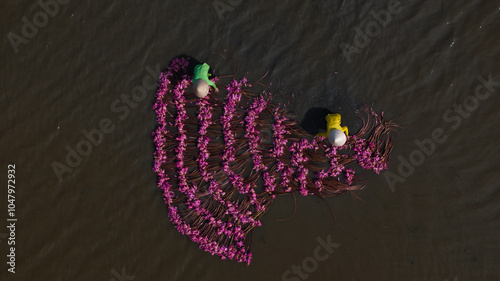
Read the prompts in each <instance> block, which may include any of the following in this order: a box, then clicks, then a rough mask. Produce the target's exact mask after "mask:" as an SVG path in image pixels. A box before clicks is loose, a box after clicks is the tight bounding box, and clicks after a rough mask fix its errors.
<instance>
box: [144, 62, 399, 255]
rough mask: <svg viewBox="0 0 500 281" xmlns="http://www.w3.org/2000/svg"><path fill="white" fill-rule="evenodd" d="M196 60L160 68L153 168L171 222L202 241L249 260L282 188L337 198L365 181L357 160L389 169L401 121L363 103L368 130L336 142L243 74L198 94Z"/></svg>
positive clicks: (283, 191) (373, 167) (364, 128)
mask: <svg viewBox="0 0 500 281" xmlns="http://www.w3.org/2000/svg"><path fill="white" fill-rule="evenodd" d="M189 63H190V62H189V59H187V58H175V59H174V60H173V61H172V62H171V64H170V66H169V67H168V68H167V70H166V71H164V72H163V73H161V75H160V82H159V86H158V91H157V94H156V102H155V104H154V107H153V108H154V110H155V111H156V115H157V123H158V127H157V129H156V130H155V131H154V132H153V138H154V143H155V145H156V151H155V153H154V158H155V161H154V171H155V172H156V174H157V175H158V187H159V188H161V190H162V191H163V199H164V201H165V204H166V205H167V208H168V215H169V217H170V220H171V222H172V223H173V224H174V226H175V227H176V228H177V230H178V231H179V232H180V233H182V234H184V235H186V236H188V237H189V238H190V239H191V240H192V241H194V242H196V243H198V245H199V247H200V249H202V250H204V251H207V252H209V253H211V254H212V255H218V256H220V257H221V258H222V259H232V260H236V261H238V262H245V263H247V264H250V262H251V260H252V253H251V251H250V245H251V235H249V234H250V233H251V232H252V231H253V230H254V229H255V227H258V226H261V225H262V223H261V221H260V219H261V217H262V215H264V214H265V212H266V211H267V210H268V209H269V206H270V205H271V203H272V202H273V201H274V200H276V198H277V197H278V196H280V195H285V194H290V193H294V192H298V193H299V194H300V195H302V196H307V195H318V196H321V197H332V196H337V195H341V194H344V193H346V192H351V191H355V190H359V189H361V188H363V184H361V183H359V180H360V177H359V176H358V175H357V173H356V171H355V170H354V169H353V166H354V165H356V164H358V165H359V166H360V167H362V168H363V169H366V170H373V171H374V172H375V173H377V174H378V173H380V171H382V170H385V169H387V164H388V162H389V156H390V153H391V150H392V138H391V133H392V132H393V131H395V130H397V129H398V128H399V126H398V125H397V124H395V123H394V122H392V121H386V120H385V119H384V117H383V114H382V113H377V112H375V110H374V109H373V108H371V107H369V106H366V105H365V106H363V107H362V108H361V109H360V110H358V112H357V113H358V114H359V115H360V116H361V118H362V119H363V126H362V128H361V129H360V130H359V132H358V133H356V134H355V135H352V136H347V138H346V141H345V144H343V145H342V146H334V145H332V144H331V143H330V142H329V141H328V139H327V138H326V137H325V136H313V135H310V134H309V133H307V132H306V131H305V130H304V129H303V128H301V127H300V126H299V125H298V124H297V122H296V121H294V120H293V119H291V118H290V117H289V116H290V114H288V112H287V111H286V109H284V108H282V107H280V106H279V105H276V104H274V103H273V102H272V99H271V94H270V93H267V92H263V93H261V94H255V93H254V92H252V90H251V89H252V85H251V83H249V82H248V81H247V79H246V78H241V79H236V77H233V79H232V80H231V81H229V83H228V84H227V85H225V86H224V87H222V86H220V87H221V88H224V90H225V91H220V92H219V91H217V92H216V91H215V90H214V89H213V87H212V88H210V90H209V91H210V92H209V93H208V95H206V96H204V95H201V96H204V97H202V98H198V97H197V96H198V95H195V94H194V93H193V91H192V79H193V77H192V76H193V74H190V73H188V66H189ZM209 82H213V83H215V84H218V85H219V84H221V83H220V81H219V79H218V78H217V77H213V78H212V79H210V81H209ZM210 84H211V85H214V84H212V83H210ZM206 89H209V87H206Z"/></svg>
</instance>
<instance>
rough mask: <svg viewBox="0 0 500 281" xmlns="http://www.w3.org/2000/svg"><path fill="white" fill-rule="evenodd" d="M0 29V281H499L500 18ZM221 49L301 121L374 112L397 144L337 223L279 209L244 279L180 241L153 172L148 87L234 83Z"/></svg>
mask: <svg viewBox="0 0 500 281" xmlns="http://www.w3.org/2000/svg"><path fill="white" fill-rule="evenodd" d="M40 3H42V4H43V5H42V4H40ZM0 13H1V17H0V34H1V35H2V36H3V39H2V40H1V44H2V45H1V49H0V54H1V61H2V66H1V67H0V77H1V79H2V80H1V83H0V93H1V96H2V102H1V103H0V108H1V109H0V120H1V121H0V123H1V138H0V143H1V149H2V150H1V156H0V158H1V164H2V169H1V170H2V172H1V173H0V174H1V175H2V176H3V178H4V179H3V180H2V182H3V186H2V187H1V192H0V194H1V197H0V198H1V203H0V206H1V210H0V226H1V227H0V241H1V243H0V253H1V255H0V261H1V262H0V264H2V266H0V280H103V281H109V280H115V281H119V280H127V281H131V280H137V281H138V280H204V281H210V280H295V281H296V280H360V281H362V280H429V281H431V280H432V281H443V280H500V269H499V267H498V262H499V260H500V256H499V247H500V236H499V235H498V233H499V231H500V215H499V214H500V204H499V203H500V189H499V182H500V173H499V169H498V166H499V164H500V160H499V157H498V156H499V154H500V148H499V147H500V146H499V145H498V144H499V141H498V137H499V136H500V131H499V129H498V123H499V121H500V116H499V113H498V108H499V107H500V95H499V94H500V64H499V62H500V60H499V59H500V37H499V36H498V35H499V34H500V2H499V1H486V0H472V1H448V0H446V1H431V0H421V1H417V0H415V1H409V0H401V1H399V2H395V1H387V0H386V1H380V2H379V1H326V0H312V1H285V2H283V3H281V2H280V3H279V4H278V3H275V2H270V1H242V0H231V1H229V0H220V1H150V2H148V3H146V2H144V3H137V2H133V1H112V2H97V1H69V0H65V1H63V0H59V1H58V2H56V1H55V0H42V1H41V2H37V1H4V2H3V3H2V4H1V9H0ZM224 50H228V51H229V52H230V53H231V54H232V55H233V56H234V57H235V58H236V59H238V65H239V71H240V74H241V75H246V76H248V77H249V78H253V79H257V78H259V77H260V76H262V75H264V74H265V73H266V72H268V75H267V77H266V78H265V79H266V82H268V83H273V85H275V86H277V87H278V88H279V89H280V90H281V91H283V92H285V93H288V94H290V95H291V94H293V99H292V100H290V102H289V105H288V107H289V108H290V109H291V110H293V111H294V112H295V113H296V115H297V119H298V120H299V121H300V120H302V119H303V118H304V116H306V113H307V112H308V111H309V110H310V109H312V108H326V109H329V110H332V111H337V112H340V113H342V115H343V117H344V119H343V120H344V122H346V123H347V125H348V126H350V125H349V124H352V126H353V127H354V126H357V124H358V123H359V120H358V119H356V117H355V116H354V114H353V112H354V110H355V109H356V108H358V107H359V106H360V105H361V104H362V103H363V100H364V101H365V102H367V103H373V104H374V107H375V108H376V109H377V110H383V111H385V115H386V117H387V118H397V120H398V122H399V123H400V124H401V125H402V126H403V127H404V129H403V130H402V131H401V132H400V134H399V136H398V138H397V139H396V143H395V148H394V151H393V156H392V161H391V164H390V167H389V170H388V173H384V174H381V175H378V176H377V175H375V174H370V173H366V174H365V176H366V177H365V178H366V183H367V187H366V188H365V189H363V190H362V191H360V192H357V193H356V195H357V196H359V197H360V198H361V199H362V200H359V199H356V198H355V197H353V196H349V195H346V196H341V197H336V198H330V199H327V202H328V203H329V204H330V205H331V207H332V209H333V211H334V213H335V216H336V221H334V220H333V218H332V215H331V213H330V210H329V209H328V207H327V206H326V205H325V203H324V202H322V201H321V200H320V199H318V198H315V197H312V196H311V197H306V198H301V197H300V196H298V197H297V203H296V213H295V215H294V216H292V217H291V218H290V219H288V220H285V221H278V220H279V219H283V218H287V217H289V216H290V215H291V214H292V213H293V211H294V202H293V197H292V196H286V197H281V198H279V200H276V202H275V203H274V204H273V205H272V207H271V208H270V210H269V211H268V213H267V214H266V215H265V216H264V218H263V226H262V227H260V228H258V229H257V230H256V231H255V233H254V236H253V245H252V252H253V262H252V264H251V265H250V266H248V267H247V266H246V265H244V264H239V263H236V262H234V261H223V260H220V259H219V258H218V257H214V256H211V255H209V254H207V253H205V252H203V251H201V250H199V249H198V247H197V245H196V244H195V243H193V242H191V241H189V240H188V239H187V237H185V236H182V235H180V234H179V233H178V232H177V231H176V229H175V228H174V227H173V225H172V224H171V223H170V222H169V220H168V218H167V211H166V208H165V205H164V203H163V201H162V199H161V193H160V191H159V190H158V189H157V187H156V176H155V174H154V172H153V171H152V165H153V156H152V154H153V142H152V139H151V132H152V131H153V129H154V128H155V114H154V112H153V110H152V108H151V107H152V104H153V100H154V99H153V97H154V94H155V91H156V88H155V85H154V84H155V81H154V80H155V79H156V77H157V76H158V74H159V72H160V70H163V69H165V68H166V66H167V64H168V62H169V61H170V60H171V59H172V58H173V57H175V56H177V55H180V54H187V55H190V56H193V57H195V58H197V59H198V60H200V61H206V62H208V63H209V64H211V65H212V66H213V67H214V68H215V69H216V70H217V71H219V74H230V72H231V69H230V63H231V61H230V60H224V59H223V58H222V57H221V56H220V55H218V54H217V53H224ZM226 54H227V53H226ZM133 95H135V100H134V99H133V98H132V99H130V97H132V96H133ZM358 125H359V124H358ZM86 135H89V136H90V137H89V138H91V139H93V141H94V142H93V143H91V145H90V147H89V146H88V145H87V146H85V145H83V144H81V145H80V146H79V144H80V143H81V142H82V141H83V140H86V139H88V137H87V136H86ZM89 143H90V142H89ZM78 149H80V152H83V154H86V155H84V156H78V155H72V153H73V152H71V151H76V153H78ZM68 155H69V156H68ZM56 162H57V163H60V164H61V165H65V166H66V167H67V168H66V170H64V172H60V173H59V175H58V173H57V172H56V171H55V170H54V163H56ZM9 164H15V169H11V168H13V167H12V166H11V167H9V166H8V165H9ZM58 167H62V166H58ZM9 170H15V184H14V187H9V186H8V175H9V174H11V173H13V172H12V171H11V172H9ZM8 189H15V193H14V194H11V195H15V202H13V203H14V204H15V207H14V209H15V211H14V216H13V217H10V216H9V202H8V199H9V198H8V197H7V195H8V194H7V193H8ZM10 198H11V199H12V197H10ZM11 203H12V202H11ZM11 207H13V206H12V205H11ZM11 209H12V208H11ZM8 219H16V221H8ZM12 223H14V224H15V229H14V228H7V227H8V226H10V225H11V224H12ZM11 230H12V231H11ZM11 237H12V238H11ZM9 238H10V239H9ZM328 241H330V242H328ZM13 242H15V245H9V244H12V243H13ZM325 243H326V244H328V243H330V246H328V245H327V246H324V245H325ZM332 245H335V246H332ZM11 247H15V249H14V251H13V252H12V251H11ZM318 247H319V248H318ZM321 247H323V248H321ZM12 253H14V255H15V257H14V260H15V261H14V263H15V264H8V262H9V261H10V260H11V257H9V256H12ZM12 265H14V266H15V273H11V272H9V271H8V270H9V269H10V268H12Z"/></svg>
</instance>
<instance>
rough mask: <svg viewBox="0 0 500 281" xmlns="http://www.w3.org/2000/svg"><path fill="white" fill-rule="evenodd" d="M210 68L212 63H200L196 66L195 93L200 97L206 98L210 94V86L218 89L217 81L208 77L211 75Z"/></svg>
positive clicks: (194, 77)
mask: <svg viewBox="0 0 500 281" xmlns="http://www.w3.org/2000/svg"><path fill="white" fill-rule="evenodd" d="M209 69H210V65H208V64H207V63H203V64H198V65H196V66H195V67H194V75H193V88H194V94H195V95H196V96H197V97H199V98H204V97H205V96H206V95H208V91H209V89H210V86H212V87H214V89H215V91H217V90H218V89H217V86H216V85H215V83H214V82H212V81H210V79H208V77H209V76H211V74H210V73H208V70H209Z"/></svg>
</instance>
